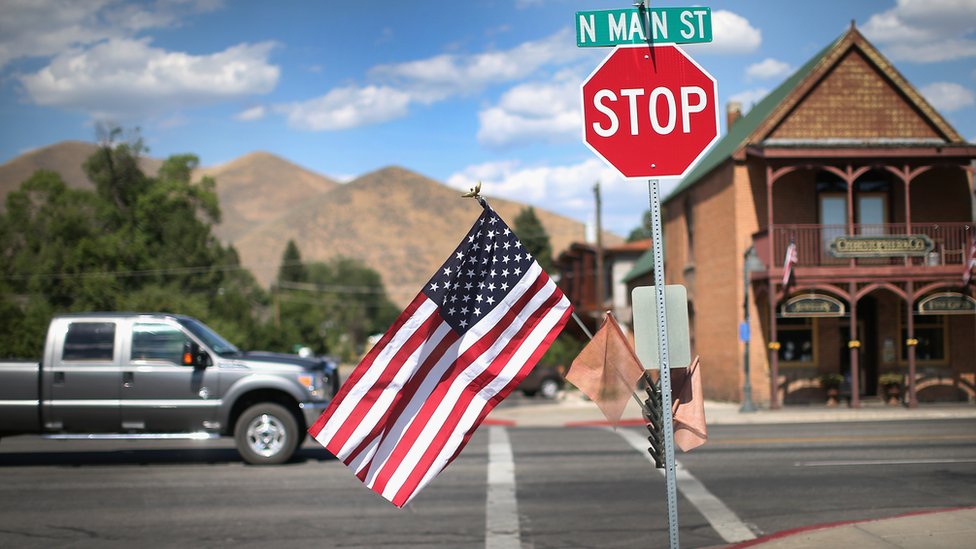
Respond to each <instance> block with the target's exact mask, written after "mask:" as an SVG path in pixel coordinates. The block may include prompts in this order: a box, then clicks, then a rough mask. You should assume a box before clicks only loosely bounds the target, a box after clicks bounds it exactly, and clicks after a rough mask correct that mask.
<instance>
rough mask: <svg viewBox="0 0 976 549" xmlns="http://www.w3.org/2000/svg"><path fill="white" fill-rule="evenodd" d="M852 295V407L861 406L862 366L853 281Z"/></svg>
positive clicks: (855, 290) (849, 346)
mask: <svg viewBox="0 0 976 549" xmlns="http://www.w3.org/2000/svg"><path fill="white" fill-rule="evenodd" d="M848 293H849V294H850V296H851V326H850V338H849V341H848V342H847V347H848V349H849V350H850V353H851V408H860V407H861V394H860V393H861V367H860V364H858V353H859V351H860V347H861V342H860V341H858V339H857V300H858V295H857V284H856V283H854V282H851V284H850V286H849V292H848Z"/></svg>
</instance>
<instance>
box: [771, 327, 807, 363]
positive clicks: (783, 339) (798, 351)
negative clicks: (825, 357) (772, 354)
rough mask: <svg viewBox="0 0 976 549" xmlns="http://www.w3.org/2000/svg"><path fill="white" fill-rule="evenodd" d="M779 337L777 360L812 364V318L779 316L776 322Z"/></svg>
mask: <svg viewBox="0 0 976 549" xmlns="http://www.w3.org/2000/svg"><path fill="white" fill-rule="evenodd" d="M776 330H777V337H778V338H779V361H780V362H783V363H786V364H795V365H813V364H814V363H815V360H814V349H816V345H815V344H814V333H815V330H814V321H813V319H812V318H781V319H779V320H778V321H777V324H776Z"/></svg>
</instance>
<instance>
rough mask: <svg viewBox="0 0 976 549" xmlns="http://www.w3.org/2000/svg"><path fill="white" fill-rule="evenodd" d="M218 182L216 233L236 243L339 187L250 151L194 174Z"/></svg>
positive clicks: (266, 154) (261, 153) (274, 158)
mask: <svg viewBox="0 0 976 549" xmlns="http://www.w3.org/2000/svg"><path fill="white" fill-rule="evenodd" d="M193 175H194V180H197V179H199V178H201V177H203V176H210V177H213V178H214V179H215V180H216V181H217V196H218V198H219V199H220V209H221V212H222V214H223V215H222V222H221V224H220V225H219V226H218V227H217V229H216V233H217V236H218V237H220V239H221V240H223V241H225V242H235V241H237V240H238V239H240V238H241V237H243V236H244V235H245V234H246V233H247V232H248V231H251V230H253V229H254V228H255V227H256V226H258V225H261V224H262V223H265V222H268V221H271V220H273V219H275V218H277V217H280V216H282V215H284V214H286V213H287V212H288V211H290V210H291V209H292V208H295V207H296V206H298V205H300V204H301V203H303V202H304V201H306V200H307V199H308V197H310V196H316V195H319V194H322V193H326V192H329V191H331V190H332V189H334V188H335V187H336V186H338V185H339V183H338V182H336V181H334V180H332V179H329V178H328V177H325V176H322V175H319V174H317V173H314V172H311V171H309V170H306V169H305V168H302V167H301V166H298V165H295V164H293V163H291V162H289V161H287V160H285V159H283V158H281V157H279V156H275V155H273V154H271V153H267V152H253V153H250V154H246V155H244V156H242V157H240V158H237V159H235V160H232V161H230V162H228V163H226V164H221V165H219V166H214V167H211V168H202V169H199V170H196V171H195V172H194V174H193Z"/></svg>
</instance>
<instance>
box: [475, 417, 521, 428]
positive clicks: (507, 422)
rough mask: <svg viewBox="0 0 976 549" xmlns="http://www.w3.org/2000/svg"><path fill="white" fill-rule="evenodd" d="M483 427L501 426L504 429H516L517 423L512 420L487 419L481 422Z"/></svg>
mask: <svg viewBox="0 0 976 549" xmlns="http://www.w3.org/2000/svg"><path fill="white" fill-rule="evenodd" d="M481 424H482V425H501V426H503V427H515V422H514V421H512V420H510V419H491V418H486V419H485V420H484V421H482V422H481Z"/></svg>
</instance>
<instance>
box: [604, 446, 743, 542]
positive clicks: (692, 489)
mask: <svg viewBox="0 0 976 549" xmlns="http://www.w3.org/2000/svg"><path fill="white" fill-rule="evenodd" d="M606 429H607V430H608V431H613V430H612V429H611V428H609V427H606ZM613 432H616V433H617V434H618V435H620V436H621V437H622V438H623V439H624V440H625V441H626V442H627V443H628V444H630V445H631V446H633V447H634V449H635V450H637V451H638V452H640V453H641V455H643V456H644V457H645V458H647V460H648V461H650V462H651V464H653V463H654V458H653V457H652V456H651V454H650V453H649V452H648V451H647V439H646V438H645V437H642V436H641V435H639V434H637V433H636V432H634V431H633V430H630V429H619V430H617V431H613ZM659 471H660V472H661V474H662V475H663V474H664V473H665V471H664V469H659ZM675 481H676V482H677V485H678V490H679V491H680V492H681V495H683V496H684V497H685V498H686V499H687V500H688V501H689V502H691V504H692V505H694V506H695V508H696V509H698V512H699V513H701V514H702V516H703V517H705V520H707V521H708V523H709V524H711V525H712V529H713V530H715V531H716V532H717V533H718V535H720V536H722V539H724V540H725V541H727V542H729V543H733V542H738V541H748V540H751V539H756V535H755V534H754V533H753V532H752V530H750V529H749V527H748V526H746V525H745V523H743V522H742V521H741V520H739V517H738V516H736V514H735V513H734V512H732V510H731V509H729V508H728V506H726V505H725V504H724V503H722V500H720V499H718V498H717V497H715V495H714V494H712V493H711V492H709V491H708V489H707V488H705V485H704V484H702V483H701V482H699V481H698V479H697V478H695V477H694V475H692V474H691V473H690V472H689V471H688V470H687V469H685V468H684V466H683V465H681V463H680V462H678V461H677V460H675Z"/></svg>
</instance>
